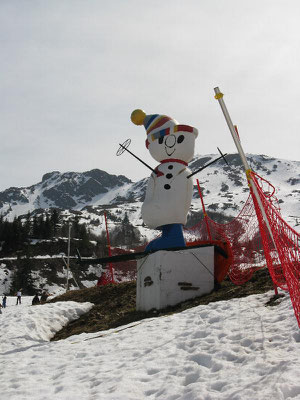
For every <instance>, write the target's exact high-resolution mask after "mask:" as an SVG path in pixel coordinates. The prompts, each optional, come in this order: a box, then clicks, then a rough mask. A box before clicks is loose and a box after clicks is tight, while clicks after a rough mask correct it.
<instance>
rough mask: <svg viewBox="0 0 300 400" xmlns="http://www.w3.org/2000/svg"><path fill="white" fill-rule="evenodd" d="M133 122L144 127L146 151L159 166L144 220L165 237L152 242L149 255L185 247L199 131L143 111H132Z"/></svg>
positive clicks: (148, 192)
mask: <svg viewBox="0 0 300 400" xmlns="http://www.w3.org/2000/svg"><path fill="white" fill-rule="evenodd" d="M131 120H132V122H133V123H134V124H135V125H144V128H145V130H146V134H147V140H146V147H147V149H148V150H149V152H150V154H151V156H152V157H153V158H154V159H155V160H156V161H158V162H159V163H160V164H159V165H158V166H157V168H156V173H152V174H151V176H150V178H149V181H148V186H147V190H146V196H145V200H144V203H143V205H142V218H143V221H144V222H145V224H146V225H147V226H148V227H149V228H153V229H160V230H161V231H162V236H161V237H159V238H158V239H155V240H154V241H152V242H150V243H149V245H148V246H147V248H146V251H151V250H159V249H163V248H174V247H183V246H185V241H184V237H183V231H182V227H183V225H185V224H186V220H187V214H188V211H189V208H190V205H191V200H192V195H193V181H192V179H189V178H188V175H189V174H191V170H190V169H189V168H188V167H187V164H188V162H189V161H191V160H192V158H193V157H194V149H195V139H196V137H197V136H198V130H197V129H196V128H193V127H191V126H189V125H181V124H178V122H177V121H176V120H174V119H172V118H170V117H168V116H166V115H159V114H152V115H147V114H146V113H145V112H144V111H143V110H135V111H133V113H132V114H131Z"/></svg>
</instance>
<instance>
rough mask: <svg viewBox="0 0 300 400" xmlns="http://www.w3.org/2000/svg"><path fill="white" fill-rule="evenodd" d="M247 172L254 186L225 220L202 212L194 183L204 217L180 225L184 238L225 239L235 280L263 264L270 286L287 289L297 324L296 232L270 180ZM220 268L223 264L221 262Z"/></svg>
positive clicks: (299, 265) (299, 248)
mask: <svg viewBox="0 0 300 400" xmlns="http://www.w3.org/2000/svg"><path fill="white" fill-rule="evenodd" d="M249 174H250V176H249V179H251V181H252V182H253V184H254V188H255V189H254V190H253V189H252V187H251V185H249V186H250V194H249V197H248V199H247V201H246V203H245V205H244V207H243V209H242V210H241V212H240V213H239V215H238V216H237V217H236V218H234V219H233V220H232V221H230V222H229V223H227V224H220V223H216V222H215V221H213V220H212V219H211V218H209V216H208V215H207V214H206V212H205V207H204V202H203V198H202V194H201V190H200V187H199V183H198V189H199V195H200V198H201V201H202V206H203V211H204V217H203V219H202V220H201V221H200V222H199V223H198V224H197V225H195V226H193V227H192V228H185V229H184V234H185V238H186V241H187V242H188V244H193V243H195V242H202V241H203V242H210V243H212V244H213V243H215V242H216V241H222V242H223V243H225V244H226V246H227V253H228V255H229V257H230V258H231V260H230V265H229V266H228V276H229V278H230V279H231V281H232V282H233V283H235V284H243V283H245V282H247V281H248V280H249V279H250V278H251V276H252V274H253V272H254V271H256V270H257V269H260V268H263V267H265V266H267V267H268V270H269V272H270V275H271V278H272V280H273V283H274V286H275V287H277V286H278V287H280V288H282V289H283V290H288V291H289V293H290V297H291V301H292V304H293V307H294V311H295V315H296V318H297V321H298V324H299V326H300V234H299V233H298V232H296V231H295V230H294V229H293V228H292V227H291V226H289V225H288V224H287V223H286V222H285V221H284V220H283V218H282V216H281V215H280V211H279V206H278V201H277V198H276V197H275V188H274V187H273V186H272V185H271V184H270V182H268V181H266V180H265V179H263V178H261V177H260V176H259V175H257V174H256V173H254V172H253V171H249ZM254 191H255V192H256V193H254ZM255 194H256V195H257V197H256V195H255ZM257 198H258V199H257ZM216 267H217V268H218V265H216ZM219 268H220V266H219ZM221 268H226V267H225V266H224V264H223V266H222V265H221Z"/></svg>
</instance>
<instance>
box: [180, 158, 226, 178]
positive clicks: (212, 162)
mask: <svg viewBox="0 0 300 400" xmlns="http://www.w3.org/2000/svg"><path fill="white" fill-rule="evenodd" d="M226 155H227V154H222V155H221V156H220V157H218V158H216V159H215V160H213V161H211V162H209V163H208V164H205V165H204V166H203V167H201V168H199V169H197V171H194V172H192V173H191V174H190V175H188V176H187V178H191V177H192V176H194V175H196V174H198V173H199V172H201V171H203V170H204V169H205V168H207V167H209V166H210V165H211V164H214V163H215V162H217V161H219V160H221V158H223V159H224V157H225V156H226Z"/></svg>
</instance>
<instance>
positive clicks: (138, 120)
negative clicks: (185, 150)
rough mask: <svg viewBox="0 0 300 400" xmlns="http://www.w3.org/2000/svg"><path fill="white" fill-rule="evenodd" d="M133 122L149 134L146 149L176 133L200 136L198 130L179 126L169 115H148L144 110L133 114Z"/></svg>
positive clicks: (135, 111)
mask: <svg viewBox="0 0 300 400" xmlns="http://www.w3.org/2000/svg"><path fill="white" fill-rule="evenodd" d="M131 121H132V122H133V123H134V124H135V125H144V127H145V129H146V134H147V140H146V147H147V148H148V146H149V143H150V142H151V141H154V140H156V139H159V138H160V137H163V136H166V135H170V134H171V133H175V132H179V131H180V132H182V131H184V132H191V133H194V135H195V136H196V137H197V136H198V130H197V129H196V128H193V127H191V126H188V125H179V124H178V122H177V121H176V120H175V119H173V118H171V117H168V116H167V115H160V114H151V115H146V113H145V111H143V110H134V111H133V112H132V114H131Z"/></svg>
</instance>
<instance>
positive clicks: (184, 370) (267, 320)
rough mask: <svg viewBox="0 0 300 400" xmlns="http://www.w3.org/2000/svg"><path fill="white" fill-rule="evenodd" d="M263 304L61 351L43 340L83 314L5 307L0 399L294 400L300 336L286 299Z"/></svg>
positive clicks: (109, 335) (254, 300)
mask: <svg viewBox="0 0 300 400" xmlns="http://www.w3.org/2000/svg"><path fill="white" fill-rule="evenodd" d="M271 295H272V293H271V292H270V293H267V294H263V295H253V296H249V297H246V298H241V299H234V300H230V301H220V302H216V303H210V304H208V305H206V306H198V307H195V308H193V309H189V310H187V311H184V312H182V313H180V314H173V315H171V316H166V317H159V318H155V319H148V320H144V321H140V322H136V323H133V324H131V325H127V326H123V327H120V328H117V329H112V330H109V331H104V332H99V333H93V334H81V335H78V336H73V337H71V338H68V339H66V340H61V341H59V342H49V337H51V335H52V334H53V331H54V330H57V329H59V325H61V318H62V315H63V317H64V322H65V321H66V320H68V319H71V317H70V316H71V314H72V312H71V311H72V310H73V311H74V314H75V310H78V311H79V310H80V312H82V311H84V309H85V310H87V308H88V307H89V305H84V304H80V305H79V304H76V303H73V304H68V303H58V304H46V305H43V306H35V307H29V306H23V305H22V307H20V306H17V307H16V306H13V305H11V306H9V307H8V308H6V309H5V310H4V312H3V314H2V315H0V318H1V324H0V334H1V338H2V344H1V354H0V357H1V358H0V362H1V365H2V370H1V374H0V387H1V398H3V399H5V400H15V399H22V400H48V399H57V400H69V399H73V400H143V399H163V400H175V399H177V400H254V399H255V400H269V399H272V400H292V399H293V400H297V399H298V400H299V399H300V384H299V369H300V333H299V328H298V326H297V322H296V319H295V317H294V315H293V310H292V307H291V303H290V300H289V298H288V296H287V295H285V297H284V298H283V300H282V301H281V303H280V304H279V305H277V306H273V307H266V306H265V303H266V302H267V300H268V299H269V298H270V296H271ZM74 314H72V318H73V317H74ZM41 326H42V327H43V330H44V333H43V334H40V333H39V330H40V329H41ZM47 331H48V333H47ZM3 338H4V340H3Z"/></svg>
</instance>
